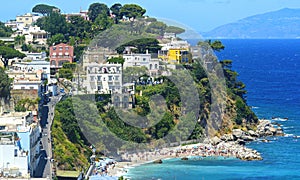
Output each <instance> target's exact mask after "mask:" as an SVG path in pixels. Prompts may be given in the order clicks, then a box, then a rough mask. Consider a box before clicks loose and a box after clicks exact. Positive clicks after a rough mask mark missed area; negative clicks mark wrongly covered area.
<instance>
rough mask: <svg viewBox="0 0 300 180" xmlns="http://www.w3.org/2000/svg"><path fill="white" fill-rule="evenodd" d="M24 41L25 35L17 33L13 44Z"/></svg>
mask: <svg viewBox="0 0 300 180" xmlns="http://www.w3.org/2000/svg"><path fill="white" fill-rule="evenodd" d="M24 43H25V36H24V35H23V36H20V35H18V36H16V37H15V44H16V45H23V44H24Z"/></svg>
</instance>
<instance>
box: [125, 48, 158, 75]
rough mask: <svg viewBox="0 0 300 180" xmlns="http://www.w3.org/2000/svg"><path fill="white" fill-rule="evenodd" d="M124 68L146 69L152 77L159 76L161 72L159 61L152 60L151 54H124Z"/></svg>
mask: <svg viewBox="0 0 300 180" xmlns="http://www.w3.org/2000/svg"><path fill="white" fill-rule="evenodd" d="M123 58H124V60H125V61H124V64H123V67H124V69H126V68H127V67H146V68H147V69H148V72H149V75H150V76H157V75H158V71H159V59H152V58H151V54H148V53H146V54H133V53H130V54H123Z"/></svg>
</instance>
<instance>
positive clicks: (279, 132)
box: [275, 128, 284, 136]
mask: <svg viewBox="0 0 300 180" xmlns="http://www.w3.org/2000/svg"><path fill="white" fill-rule="evenodd" d="M275 135H276V136H284V133H283V131H282V129H279V128H278V129H277V130H276V132H275Z"/></svg>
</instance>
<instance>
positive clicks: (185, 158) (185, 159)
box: [181, 157, 189, 161]
mask: <svg viewBox="0 0 300 180" xmlns="http://www.w3.org/2000/svg"><path fill="white" fill-rule="evenodd" d="M181 160H183V161H187V160H189V158H187V157H183V158H181Z"/></svg>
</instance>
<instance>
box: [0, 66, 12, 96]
mask: <svg viewBox="0 0 300 180" xmlns="http://www.w3.org/2000/svg"><path fill="white" fill-rule="evenodd" d="M11 83H12V79H10V78H9V77H8V75H7V74H6V73H5V71H4V69H3V68H1V67H0V98H8V97H9V96H10V89H11Z"/></svg>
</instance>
